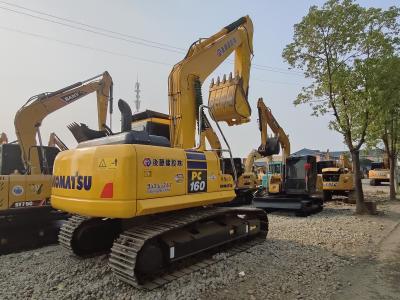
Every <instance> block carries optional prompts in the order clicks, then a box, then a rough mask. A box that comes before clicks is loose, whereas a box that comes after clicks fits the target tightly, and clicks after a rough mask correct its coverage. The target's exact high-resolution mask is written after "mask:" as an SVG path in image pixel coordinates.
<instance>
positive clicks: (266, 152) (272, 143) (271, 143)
mask: <svg viewBox="0 0 400 300" xmlns="http://www.w3.org/2000/svg"><path fill="white" fill-rule="evenodd" d="M279 152H280V147H279V139H278V138H277V137H270V138H268V139H267V143H266V145H264V144H261V145H260V147H258V153H260V154H261V155H262V156H271V155H277V154H279Z"/></svg>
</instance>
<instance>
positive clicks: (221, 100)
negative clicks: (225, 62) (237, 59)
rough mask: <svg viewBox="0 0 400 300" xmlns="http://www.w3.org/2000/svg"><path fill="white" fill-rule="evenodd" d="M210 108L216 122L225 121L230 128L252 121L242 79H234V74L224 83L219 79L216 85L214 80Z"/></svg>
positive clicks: (224, 78)
mask: <svg viewBox="0 0 400 300" xmlns="http://www.w3.org/2000/svg"><path fill="white" fill-rule="evenodd" d="M208 106H209V107H210V110H211V113H212V117H213V119H214V121H216V122H220V121H225V122H226V123H228V125H229V126H233V125H239V124H243V123H247V122H249V121H250V115H251V108H250V105H249V103H248V101H247V98H246V93H245V91H244V90H243V86H242V78H240V77H239V76H235V78H232V73H231V74H230V75H229V78H228V80H226V75H224V77H223V79H222V81H220V79H219V77H218V79H217V82H216V83H214V80H212V82H211V85H210V94H209V98H208Z"/></svg>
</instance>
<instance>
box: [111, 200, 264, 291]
mask: <svg viewBox="0 0 400 300" xmlns="http://www.w3.org/2000/svg"><path fill="white" fill-rule="evenodd" d="M247 213H248V214H252V215H253V216H254V215H256V216H257V217H258V218H259V219H260V220H262V221H261V223H262V224H261V226H260V227H261V228H262V230H261V231H260V232H259V234H257V235H255V236H252V237H251V239H249V238H250V237H249V236H247V237H246V238H240V240H239V239H237V240H233V241H231V242H229V244H231V245H232V244H233V245H232V246H233V248H230V250H229V251H228V256H231V255H234V254H236V253H238V252H242V251H244V250H246V249H248V248H250V247H252V246H254V245H256V244H258V243H262V242H264V241H265V237H266V235H267V233H268V219H267V216H266V214H265V213H264V212H263V211H262V210H257V209H252V208H222V207H221V208H210V209H204V210H201V211H198V210H197V211H195V210H192V211H183V212H179V213H174V214H173V215H171V216H167V217H165V218H162V219H159V220H157V221H155V222H153V223H151V224H144V225H141V226H136V227H134V228H131V229H128V230H126V231H124V232H123V233H122V234H121V235H120V236H119V238H118V239H116V240H115V241H114V245H113V247H112V249H111V255H110V261H109V264H110V267H111V269H112V270H113V272H114V273H115V274H116V275H117V277H118V278H120V279H121V280H123V281H125V282H127V283H129V284H130V285H133V286H135V287H137V288H144V289H149V290H150V289H154V288H157V287H160V286H162V285H164V284H166V283H168V282H170V281H173V280H175V279H177V278H179V277H182V276H184V275H186V274H189V273H192V272H195V271H198V270H200V269H202V268H204V267H207V266H208V265H211V264H214V263H216V262H218V260H211V259H204V251H202V252H200V253H198V254H197V255H194V256H191V257H190V259H194V260H195V263H194V264H191V265H190V266H185V267H183V268H182V266H181V267H179V265H180V264H179V263H178V262H173V263H172V264H168V265H167V268H164V269H162V270H161V271H160V273H159V274H157V276H154V277H147V276H142V275H140V274H138V273H137V271H136V265H137V263H138V258H139V257H140V255H139V254H140V251H141V249H143V246H144V245H145V244H146V243H148V242H149V241H151V240H154V239H155V238H157V237H160V236H161V235H163V234H165V233H167V232H171V231H172V230H175V229H179V228H183V227H185V226H188V225H190V224H193V223H194V222H198V221H201V220H204V219H208V218H213V217H217V216H221V215H224V214H247ZM240 242H242V243H240ZM243 242H245V243H243ZM221 247H224V248H226V244H224V245H219V246H218V247H217V248H213V249H214V250H215V249H217V250H218V249H221ZM210 251H211V250H210ZM187 260H189V258H188V259H187Z"/></svg>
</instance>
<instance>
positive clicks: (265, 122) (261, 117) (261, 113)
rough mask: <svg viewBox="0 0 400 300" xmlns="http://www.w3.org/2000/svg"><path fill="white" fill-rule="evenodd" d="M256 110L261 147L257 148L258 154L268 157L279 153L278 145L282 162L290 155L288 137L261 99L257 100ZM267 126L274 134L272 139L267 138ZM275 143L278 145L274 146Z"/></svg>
mask: <svg viewBox="0 0 400 300" xmlns="http://www.w3.org/2000/svg"><path fill="white" fill-rule="evenodd" d="M257 109H258V122H259V129H260V132H261V145H260V147H259V148H258V151H259V153H260V154H261V155H262V156H270V155H273V154H278V153H279V144H280V145H281V147H282V150H283V155H284V157H282V161H283V162H284V161H285V160H286V158H287V157H289V155H290V142H289V137H288V135H286V133H285V131H284V130H283V129H282V127H281V126H280V125H279V123H278V121H276V119H275V117H274V116H273V114H272V112H271V109H270V108H269V107H267V106H266V105H265V103H264V101H263V99H262V98H259V99H258V102H257ZM268 126H269V127H270V128H271V130H272V132H273V133H274V134H275V139H274V138H272V139H271V138H269V137H268V134H267V129H268ZM276 141H277V142H278V143H279V144H278V145H277V144H276Z"/></svg>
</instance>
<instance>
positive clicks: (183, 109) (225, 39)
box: [168, 16, 253, 149]
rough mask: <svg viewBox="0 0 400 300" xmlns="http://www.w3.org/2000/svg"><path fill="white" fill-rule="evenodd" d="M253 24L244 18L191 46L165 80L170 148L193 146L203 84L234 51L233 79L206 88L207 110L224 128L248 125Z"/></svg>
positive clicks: (247, 18)
mask: <svg viewBox="0 0 400 300" xmlns="http://www.w3.org/2000/svg"><path fill="white" fill-rule="evenodd" d="M252 40H253V24H252V22H251V19H250V18H249V17H248V16H246V17H243V18H240V19H239V20H237V21H236V22H233V23H232V24H230V25H228V26H226V27H224V28H223V29H222V30H220V31H219V32H218V33H216V34H214V35H213V36H211V37H209V38H207V39H202V40H199V41H197V42H195V43H193V44H192V46H191V47H190V48H189V50H188V52H187V54H186V56H185V58H184V59H183V60H182V61H181V62H179V63H177V64H176V65H175V66H174V67H173V69H172V71H171V73H170V75H169V78H168V89H169V111H170V116H171V126H170V128H171V132H170V135H171V138H170V140H171V145H172V146H173V147H177V148H185V149H188V148H193V147H194V146H195V133H196V121H198V109H199V106H200V105H201V104H202V97H201V85H202V84H203V82H204V80H205V79H206V78H207V77H208V76H209V75H210V74H211V73H212V72H213V71H214V70H215V69H216V68H217V67H218V66H219V65H220V64H221V63H222V62H223V61H225V60H226V59H227V58H228V56H229V55H230V54H231V53H232V52H234V51H235V64H234V74H235V76H234V77H232V75H231V76H230V78H228V80H227V79H226V77H224V79H223V80H222V82H221V81H220V80H217V82H216V84H212V86H211V88H210V96H209V106H210V110H211V112H212V117H213V119H214V120H215V121H226V122H227V123H228V125H235V124H241V123H245V122H248V121H249V120H250V119H249V117H250V114H251V109H250V106H249V104H248V102H247V94H248V87H249V78H250V65H251V62H250V60H251V55H252V53H253V46H252Z"/></svg>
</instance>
